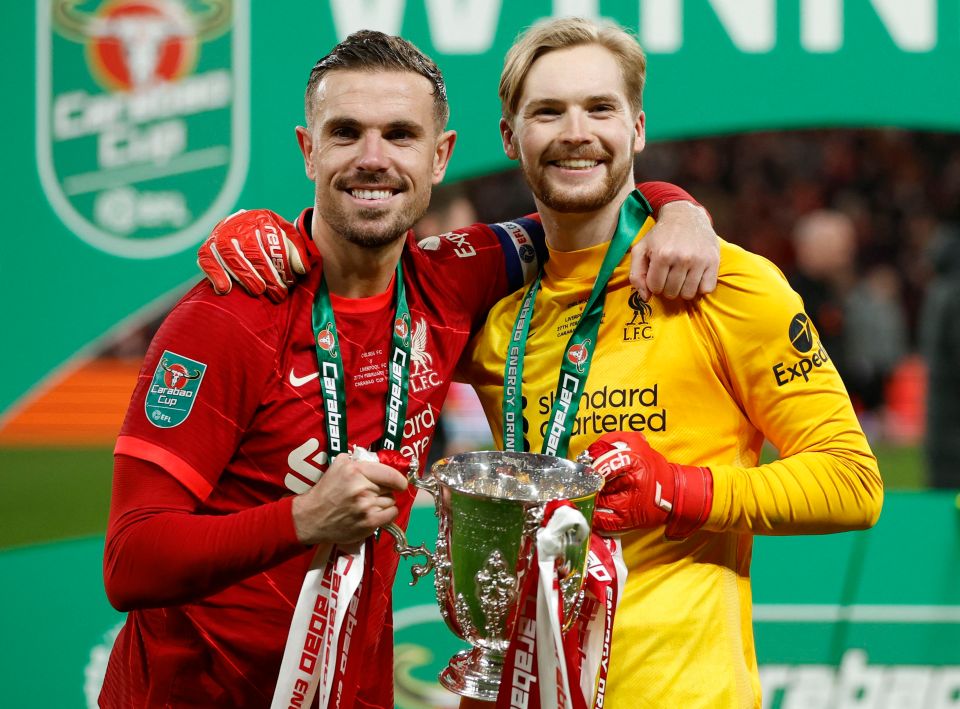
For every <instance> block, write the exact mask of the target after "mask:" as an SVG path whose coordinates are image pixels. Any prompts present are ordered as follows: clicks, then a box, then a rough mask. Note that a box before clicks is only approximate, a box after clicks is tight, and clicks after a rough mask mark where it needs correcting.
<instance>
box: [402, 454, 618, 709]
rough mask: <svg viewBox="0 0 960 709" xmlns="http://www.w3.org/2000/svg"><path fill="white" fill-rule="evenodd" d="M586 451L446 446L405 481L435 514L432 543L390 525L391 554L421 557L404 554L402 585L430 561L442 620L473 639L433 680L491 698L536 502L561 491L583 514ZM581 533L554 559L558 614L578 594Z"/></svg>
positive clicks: (569, 614)
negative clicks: (412, 560) (445, 453)
mask: <svg viewBox="0 0 960 709" xmlns="http://www.w3.org/2000/svg"><path fill="white" fill-rule="evenodd" d="M588 462H589V459H583V458H581V459H578V462H572V461H569V460H566V459H564V458H557V457H554V456H548V455H540V454H536V453H504V452H498V451H480V452H476V453H463V454H460V455H454V456H450V457H448V458H444V459H442V460H440V461H439V462H437V463H436V464H435V465H434V466H433V468H432V470H431V471H430V474H429V475H427V476H424V478H422V479H420V478H417V476H416V473H415V472H412V474H411V475H410V480H411V482H412V483H413V484H414V485H415V486H416V487H418V488H420V489H422V490H426V491H427V492H429V493H430V494H431V495H432V496H433V499H434V502H435V504H436V514H437V517H438V519H439V533H438V536H437V545H436V547H437V548H436V552H433V553H431V552H430V551H428V550H427V549H426V547H424V546H423V545H420V546H419V547H411V546H409V545H408V544H407V541H406V538H405V535H404V534H403V532H402V530H400V529H399V527H397V526H396V525H389V527H387V530H388V531H389V532H390V533H391V534H392V535H393V536H394V537H396V539H397V551H398V552H399V553H400V555H401V556H419V555H423V556H426V557H427V561H426V563H424V564H414V565H413V566H412V567H411V569H410V571H411V573H412V574H413V581H412V582H411V585H413V584H415V583H416V582H417V581H418V580H419V579H420V578H421V577H423V576H425V575H426V574H428V573H429V572H430V571H431V570H432V569H435V570H436V576H435V580H434V585H435V587H436V592H437V603H438V604H439V605H440V612H441V614H442V615H443V618H444V620H445V621H446V623H447V625H448V626H449V628H450V629H451V630H452V631H453V632H454V633H455V634H456V635H457V636H459V637H460V638H462V639H464V640H466V641H467V642H469V643H470V644H471V645H472V646H473V648H472V649H468V650H464V651H462V652H459V653H457V654H456V655H454V656H453V657H452V658H451V660H450V662H449V664H448V666H447V667H446V669H444V670H443V671H442V672H441V673H440V683H441V684H442V685H443V686H445V687H446V688H447V689H449V690H451V691H452V692H455V693H457V694H460V695H463V696H467V697H474V698H476V699H484V700H488V701H493V700H495V699H496V697H497V691H498V690H499V687H500V675H501V674H502V669H503V662H504V655H505V653H506V650H507V646H508V645H509V641H510V636H511V634H512V631H513V628H514V625H515V623H516V619H517V616H518V614H519V610H520V609H519V607H518V597H519V591H520V589H521V588H522V586H523V582H524V577H525V575H526V574H527V573H528V571H529V570H530V567H531V563H532V555H533V550H534V544H535V543H536V536H535V535H536V531H537V530H538V529H539V528H540V526H541V523H542V521H543V515H544V509H545V507H546V503H547V502H549V501H551V500H568V501H570V502H571V503H572V504H573V505H574V506H575V507H576V508H577V509H578V510H579V511H580V512H581V513H582V514H583V516H584V518H585V519H586V521H587V524H590V523H591V522H592V519H593V509H594V504H595V502H596V496H597V493H598V492H599V491H600V488H601V486H602V484H603V483H602V477H601V476H600V475H599V474H597V473H595V472H594V471H593V469H592V468H590V467H589V465H588ZM589 546H590V541H589V538H587V539H586V540H584V541H580V542H576V541H575V540H574V539H573V538H570V539H568V540H567V543H566V544H565V547H564V553H563V554H562V557H561V558H560V559H558V563H559V564H560V578H561V581H560V591H561V598H562V603H563V611H564V619H565V622H566V624H569V623H570V622H572V620H573V618H574V617H576V614H577V612H578V610H579V605H580V601H581V599H582V597H583V591H582V588H583V575H584V573H585V570H586V563H587V553H588V551H589Z"/></svg>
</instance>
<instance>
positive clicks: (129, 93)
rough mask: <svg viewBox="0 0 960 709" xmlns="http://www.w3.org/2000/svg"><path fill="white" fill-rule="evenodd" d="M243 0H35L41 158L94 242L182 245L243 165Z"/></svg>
mask: <svg viewBox="0 0 960 709" xmlns="http://www.w3.org/2000/svg"><path fill="white" fill-rule="evenodd" d="M247 16H248V10H247V0H191V1H190V2H186V1H185V0H101V1H99V2H97V1H96V0H38V12H37V19H38V21H37V144H36V147H37V165H38V168H39V171H40V178H41V183H42V185H43V189H44V192H45V193H46V195H47V198H48V199H49V201H50V204H51V206H52V207H53V209H54V210H55V211H56V213H57V214H58V216H59V217H60V218H61V219H62V220H63V222H64V224H65V225H66V226H67V227H68V228H69V229H70V230H71V231H72V232H74V233H75V234H76V235H77V236H79V237H80V238H82V239H83V240H85V241H86V242H88V243H89V244H91V245H92V246H94V247H96V248H98V249H100V250H102V251H106V252H108V253H111V254H115V255H118V256H125V257H127V258H157V257H161V256H167V255H169V254H173V253H176V252H178V251H182V250H183V249H185V248H188V247H190V246H192V245H193V244H194V243H196V242H197V241H198V240H199V239H200V238H201V237H202V236H203V235H205V234H206V233H207V232H208V231H209V229H210V227H211V226H213V223H214V222H215V221H216V220H217V219H218V218H219V217H220V216H221V215H222V214H223V213H224V212H226V211H228V209H229V207H230V205H231V204H233V202H234V201H235V200H236V198H237V196H238V195H239V194H240V190H241V189H242V187H243V183H244V181H245V179H246V173H247V158H248V142H249V140H248V139H249V136H248V123H249V121H248V116H247V111H248V108H247V106H248V98H247V97H248V85H249V76H248V54H247V53H248V48H247V47H248V37H247V29H248V28H247Z"/></svg>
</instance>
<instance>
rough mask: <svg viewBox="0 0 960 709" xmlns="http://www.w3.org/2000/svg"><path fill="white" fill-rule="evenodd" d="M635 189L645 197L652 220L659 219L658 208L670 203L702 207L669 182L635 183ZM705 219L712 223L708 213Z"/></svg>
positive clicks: (687, 193)
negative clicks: (684, 203)
mask: <svg viewBox="0 0 960 709" xmlns="http://www.w3.org/2000/svg"><path fill="white" fill-rule="evenodd" d="M637 189H638V190H640V192H641V193H642V194H643V196H644V197H646V199H647V202H649V203H650V207H651V209H653V218H654V219H657V218H659V216H660V208H661V207H663V206H664V205H667V204H670V203H671V202H690V203H692V204H695V205H697V206H698V207H703V205H702V204H700V203H699V202H698V201H697V200H695V199H694V198H693V195H691V194H690V193H689V192H687V191H686V190H685V189H683V188H682V187H677V185H675V184H673V183H671V182H639V183H637ZM703 211H705V212H707V208H706V207H703ZM707 217H709V218H710V222H711V223H712V222H713V217H712V216H710V212H707Z"/></svg>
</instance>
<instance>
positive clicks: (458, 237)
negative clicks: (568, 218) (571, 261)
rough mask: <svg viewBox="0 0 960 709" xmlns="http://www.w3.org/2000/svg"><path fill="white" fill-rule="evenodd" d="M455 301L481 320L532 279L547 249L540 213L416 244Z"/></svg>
mask: <svg viewBox="0 0 960 709" xmlns="http://www.w3.org/2000/svg"><path fill="white" fill-rule="evenodd" d="M417 247H418V252H419V253H421V254H422V255H423V256H424V257H425V258H427V259H429V261H430V262H431V270H432V272H434V273H436V274H437V275H436V278H437V279H442V283H443V285H444V289H445V292H446V294H447V296H448V297H450V298H451V301H452V304H453V305H454V306H455V307H457V308H459V309H461V310H463V311H464V312H468V313H471V314H472V315H473V322H474V325H475V326H477V325H479V324H480V323H482V322H483V319H484V318H485V317H486V314H487V312H488V311H489V310H490V308H491V307H493V304H494V303H496V302H497V301H498V300H500V299H501V298H502V297H504V296H505V295H507V294H509V293H512V292H513V291H515V290H517V289H518V288H520V287H521V286H522V285H523V284H524V283H526V282H528V281H532V280H533V278H534V276H536V274H537V271H538V269H539V268H540V264H541V263H543V262H544V261H545V260H546V254H547V248H546V244H545V241H544V236H543V226H542V225H541V224H540V218H539V216H537V215H536V214H532V215H528V216H526V217H520V218H518V219H514V220H512V221H508V222H499V223H496V224H473V225H471V226H468V227H465V228H463V229H457V230H456V231H450V232H447V233H445V234H440V235H439V236H428V237H426V238H424V239H420V240H419V242H418V243H417Z"/></svg>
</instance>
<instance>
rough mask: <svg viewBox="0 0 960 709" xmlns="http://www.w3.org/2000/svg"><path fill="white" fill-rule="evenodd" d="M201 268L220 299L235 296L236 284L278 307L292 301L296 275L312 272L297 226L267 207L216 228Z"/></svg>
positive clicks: (199, 260)
mask: <svg viewBox="0 0 960 709" xmlns="http://www.w3.org/2000/svg"><path fill="white" fill-rule="evenodd" d="M197 264H198V265H199V266H200V268H201V270H202V271H203V272H204V274H205V275H206V276H207V278H209V279H210V283H212V284H213V289H214V290H215V291H216V292H217V293H219V294H220V295H224V294H226V293H229V292H230V288H231V286H232V283H231V280H233V281H236V282H237V283H239V284H240V285H241V286H243V287H244V289H245V290H246V291H247V292H248V293H249V294H250V295H262V294H263V293H266V294H267V297H268V298H270V300H272V301H273V302H274V303H279V302H280V301H281V300H283V299H284V298H286V297H287V286H289V285H293V283H294V280H295V278H294V274H299V275H301V276H302V275H303V274H305V273H306V272H307V271H309V270H310V258H309V256H308V252H307V246H306V243H305V241H304V239H303V237H301V236H300V233H299V232H298V231H297V229H296V227H295V226H294V225H293V224H291V223H290V222H288V221H286V220H285V219H284V218H283V217H281V216H280V215H278V214H275V213H274V212H271V211H269V210H266V209H254V210H252V211H249V212H248V211H246V210H243V209H241V210H240V211H239V212H236V213H234V214H231V215H230V216H229V217H227V218H226V219H224V220H223V221H221V222H220V223H219V224H217V225H216V226H215V227H214V228H213V231H212V232H211V233H210V236H209V237H207V240H206V241H205V242H203V245H202V246H201V247H200V249H199V251H198V252H197Z"/></svg>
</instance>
